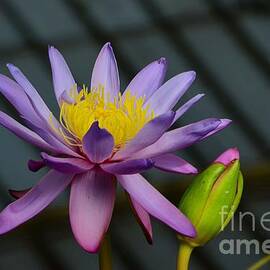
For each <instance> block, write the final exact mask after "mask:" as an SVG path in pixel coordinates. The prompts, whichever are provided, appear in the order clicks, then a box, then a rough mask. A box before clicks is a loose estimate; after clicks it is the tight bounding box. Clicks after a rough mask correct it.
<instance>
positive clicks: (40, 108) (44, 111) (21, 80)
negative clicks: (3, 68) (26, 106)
mask: <svg viewBox="0 0 270 270" xmlns="http://www.w3.org/2000/svg"><path fill="white" fill-rule="evenodd" d="M7 67H8V69H9V71H10V73H11V74H12V76H13V77H14V79H15V80H16V81H17V82H18V84H19V85H20V86H21V87H22V88H23V90H24V91H25V93H26V95H27V97H28V98H29V100H30V102H31V104H32V107H33V108H34V110H35V112H36V114H37V115H38V117H39V118H40V121H41V123H42V124H43V125H44V128H45V129H46V130H48V131H50V132H51V133H54V134H55V135H58V137H60V140H61V141H64V139H63V138H62V137H61V136H59V134H58V133H56V132H55V130H54V129H53V128H52V127H51V126H52V125H51V123H49V119H51V121H52V122H53V125H54V127H55V128H56V129H58V128H59V127H60V124H59V122H58V121H57V120H56V118H55V117H54V116H53V114H52V112H51V111H50V110H49V108H48V107H47V105H46V104H45V102H44V101H43V99H42V98H41V97H40V95H39V93H38V92H37V90H36V89H35V88H34V86H33V85H32V84H31V83H30V82H29V80H28V79H27V78H26V77H25V75H24V74H23V73H22V72H21V70H20V69H19V68H17V67H16V66H14V65H12V64H7Z"/></svg>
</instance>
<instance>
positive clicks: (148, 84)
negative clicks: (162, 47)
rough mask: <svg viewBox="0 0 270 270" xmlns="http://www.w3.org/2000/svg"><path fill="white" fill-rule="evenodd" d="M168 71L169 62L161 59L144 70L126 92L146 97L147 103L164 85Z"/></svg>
mask: <svg viewBox="0 0 270 270" xmlns="http://www.w3.org/2000/svg"><path fill="white" fill-rule="evenodd" d="M166 71H167V61H166V59H165V58H160V59H159V60H157V61H154V62H152V63H151V64H149V65H147V66H146V67H145V68H143V69H142V70H141V71H140V72H139V73H138V74H137V75H136V76H135V77H134V78H133V79H132V81H131V82H130V83H129V85H128V86H127V88H126V90H125V92H124V96H125V93H126V91H130V93H131V94H132V95H135V96H136V97H141V96H144V97H145V101H147V100H148V98H149V97H151V96H152V94H153V93H154V92H155V91H156V90H157V89H158V88H159V87H160V86H161V85H162V83H163V81H164V78H165V74H166Z"/></svg>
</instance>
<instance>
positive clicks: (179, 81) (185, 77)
mask: <svg viewBox="0 0 270 270" xmlns="http://www.w3.org/2000/svg"><path fill="white" fill-rule="evenodd" d="M195 76H196V73H195V72H194V71H189V72H184V73H181V74H178V75H176V76H174V77H173V78H172V79H170V80H169V81H167V82H166V83H165V84H163V85H162V86H161V87H160V88H159V89H158V90H157V91H156V92H155V93H154V94H153V95H152V96H151V97H150V98H149V99H148V101H147V102H146V103H145V106H148V105H149V106H150V108H151V109H153V110H154V112H155V114H156V115H159V114H162V113H165V112H167V111H169V110H172V109H173V107H174V106H175V105H176V103H177V102H178V100H179V99H180V98H181V97H182V96H183V95H184V93H185V92H186V91H187V89H188V88H189V87H190V85H191V84H192V82H193V81H194V79H195Z"/></svg>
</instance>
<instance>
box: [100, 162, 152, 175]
mask: <svg viewBox="0 0 270 270" xmlns="http://www.w3.org/2000/svg"><path fill="white" fill-rule="evenodd" d="M153 165H154V163H153V161H152V160H151V159H133V160H125V161H122V162H113V163H104V164H101V165H100V167H101V168H102V169H103V170H104V171H106V172H108V173H111V174H134V173H139V172H143V171H146V170H148V169H150V168H152V167H153Z"/></svg>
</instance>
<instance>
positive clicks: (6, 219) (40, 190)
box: [0, 170, 72, 234]
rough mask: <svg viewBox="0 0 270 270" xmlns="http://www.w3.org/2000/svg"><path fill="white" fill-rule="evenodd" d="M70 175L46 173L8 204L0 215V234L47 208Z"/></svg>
mask: <svg viewBox="0 0 270 270" xmlns="http://www.w3.org/2000/svg"><path fill="white" fill-rule="evenodd" d="M71 179H72V175H66V174H62V173H59V172H56V171H53V170H52V171H50V172H48V173H47V174H46V175H45V176H44V177H43V178H42V179H41V181H40V182H39V183H38V184H37V185H36V186H34V187H33V188H32V189H31V190H30V191H28V192H27V193H26V194H25V195H24V196H23V197H21V198H20V199H18V200H16V201H15V202H13V203H11V204H9V205H8V206H7V207H6V208H5V209H4V210H3V211H2V212H1V213H0V234H3V233H6V232H8V231H10V230H12V229H14V228H16V227H17V226H19V225H20V224H22V223H24V222H26V221H27V220H29V219H30V218H32V217H34V216H35V215H37V214H38V213H39V212H41V211H42V210H43V209H44V208H45V207H47V206H48V205H49V204H50V203H51V202H52V201H53V200H54V199H55V198H56V197H57V195H58V194H59V193H60V192H62V191H63V190H64V189H65V188H66V187H67V185H68V184H69V183H70V181H71Z"/></svg>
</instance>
